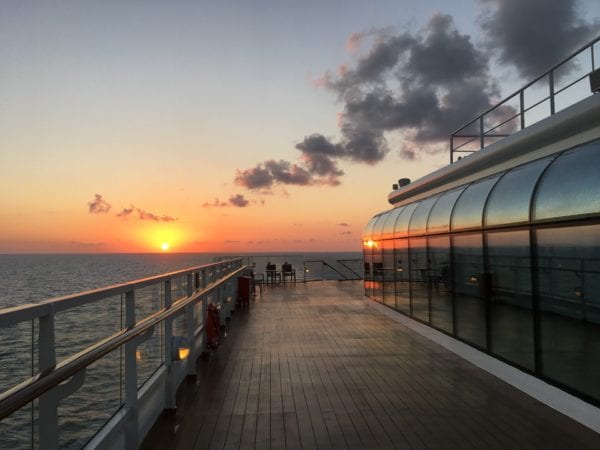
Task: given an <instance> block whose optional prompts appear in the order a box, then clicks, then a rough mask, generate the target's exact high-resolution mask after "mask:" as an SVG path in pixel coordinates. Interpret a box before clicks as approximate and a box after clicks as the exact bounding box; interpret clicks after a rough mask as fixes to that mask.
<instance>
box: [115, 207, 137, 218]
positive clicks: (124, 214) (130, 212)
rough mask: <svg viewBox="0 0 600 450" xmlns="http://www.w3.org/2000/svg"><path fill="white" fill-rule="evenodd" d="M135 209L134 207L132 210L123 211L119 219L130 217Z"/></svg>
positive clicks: (120, 212)
mask: <svg viewBox="0 0 600 450" xmlns="http://www.w3.org/2000/svg"><path fill="white" fill-rule="evenodd" d="M133 211H135V208H134V207H133V206H132V207H131V208H123V209H122V210H121V211H119V212H118V213H117V217H129V216H130V215H131V214H132V213H133Z"/></svg>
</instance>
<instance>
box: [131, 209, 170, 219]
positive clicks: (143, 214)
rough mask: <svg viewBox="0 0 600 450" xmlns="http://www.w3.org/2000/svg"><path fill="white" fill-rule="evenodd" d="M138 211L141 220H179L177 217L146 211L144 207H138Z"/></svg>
mask: <svg viewBox="0 0 600 450" xmlns="http://www.w3.org/2000/svg"><path fill="white" fill-rule="evenodd" d="M136 211H137V213H138V219H140V220H152V221H154V222H174V221H176V220H178V219H177V218H175V217H170V216H159V215H156V214H153V213H151V212H148V211H144V210H143V209H140V208H136Z"/></svg>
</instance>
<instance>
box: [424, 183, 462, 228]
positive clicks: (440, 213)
mask: <svg viewBox="0 0 600 450" xmlns="http://www.w3.org/2000/svg"><path fill="white" fill-rule="evenodd" d="M464 188H465V187H464V186H461V187H460V188H458V189H454V190H452V191H448V192H445V193H444V194H442V195H441V196H440V198H439V200H438V201H437V202H435V205H433V208H431V213H430V214H429V221H428V222H427V232H428V233H440V232H441V233H446V232H448V231H450V215H451V214H452V208H453V207H454V204H455V203H456V199H457V198H458V196H459V195H460V194H461V192H462V191H463V190H464Z"/></svg>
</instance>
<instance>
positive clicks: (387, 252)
mask: <svg viewBox="0 0 600 450" xmlns="http://www.w3.org/2000/svg"><path fill="white" fill-rule="evenodd" d="M381 243H382V247H383V249H382V250H383V273H382V279H383V303H384V304H385V305H387V306H389V307H391V308H395V307H396V290H395V286H394V241H393V240H391V239H386V240H385V241H381Z"/></svg>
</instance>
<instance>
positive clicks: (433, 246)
mask: <svg viewBox="0 0 600 450" xmlns="http://www.w3.org/2000/svg"><path fill="white" fill-rule="evenodd" d="M427 245H428V247H429V260H430V264H429V265H430V276H429V282H430V285H431V286H430V290H431V325H433V326H434V327H436V328H439V329H440V330H443V331H445V332H447V333H452V332H453V326H452V289H451V287H452V286H451V283H452V277H451V273H450V237H449V236H434V237H430V238H429V239H428V240H427Z"/></svg>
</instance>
